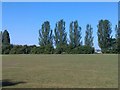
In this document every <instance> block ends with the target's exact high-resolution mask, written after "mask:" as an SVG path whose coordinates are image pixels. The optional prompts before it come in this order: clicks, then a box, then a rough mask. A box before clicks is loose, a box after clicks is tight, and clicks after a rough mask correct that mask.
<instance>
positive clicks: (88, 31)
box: [85, 24, 93, 47]
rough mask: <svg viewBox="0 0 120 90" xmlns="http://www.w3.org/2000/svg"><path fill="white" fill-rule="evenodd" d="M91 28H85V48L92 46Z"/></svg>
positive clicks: (89, 26) (88, 26)
mask: <svg viewBox="0 0 120 90" xmlns="http://www.w3.org/2000/svg"><path fill="white" fill-rule="evenodd" d="M92 30H93V28H92V27H91V25H89V24H87V26H86V33H85V34H86V35H85V45H86V46H90V47H92V46H93V36H92V34H93V31H92Z"/></svg>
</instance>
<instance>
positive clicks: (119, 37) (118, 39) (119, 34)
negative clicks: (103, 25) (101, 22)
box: [115, 21, 120, 53]
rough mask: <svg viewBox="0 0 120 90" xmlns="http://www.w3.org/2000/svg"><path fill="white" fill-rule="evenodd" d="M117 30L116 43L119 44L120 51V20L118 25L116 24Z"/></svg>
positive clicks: (118, 49) (119, 50) (118, 50)
mask: <svg viewBox="0 0 120 90" xmlns="http://www.w3.org/2000/svg"><path fill="white" fill-rule="evenodd" d="M115 31H116V45H117V52H118V53H120V21H118V26H117V25H116V26H115Z"/></svg>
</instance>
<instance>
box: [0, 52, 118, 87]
mask: <svg viewBox="0 0 120 90" xmlns="http://www.w3.org/2000/svg"><path fill="white" fill-rule="evenodd" d="M2 63H3V73H2V75H3V82H4V81H5V82H4V88H5V87H7V88H8V87H12V88H14V87H15V88H16V87H18V88H117V87H118V55H103V54H96V55H68V54H66V55H4V56H3V59H2ZM8 82H9V83H8ZM10 83H12V84H10ZM6 84H8V85H6Z"/></svg>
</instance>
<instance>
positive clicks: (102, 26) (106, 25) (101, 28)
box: [97, 20, 112, 53]
mask: <svg viewBox="0 0 120 90" xmlns="http://www.w3.org/2000/svg"><path fill="white" fill-rule="evenodd" d="M111 32H112V30H111V23H110V21H108V20H100V21H99V24H98V32H97V35H98V44H99V47H100V48H101V50H102V52H103V53H106V52H107V51H108V49H109V48H110V44H111V42H110V40H111Z"/></svg>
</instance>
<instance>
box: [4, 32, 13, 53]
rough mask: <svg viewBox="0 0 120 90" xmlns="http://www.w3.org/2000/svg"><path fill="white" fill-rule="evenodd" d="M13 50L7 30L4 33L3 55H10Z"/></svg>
mask: <svg viewBox="0 0 120 90" xmlns="http://www.w3.org/2000/svg"><path fill="white" fill-rule="evenodd" d="M11 48H12V47H11V45H10V36H9V32H8V31H7V30H5V31H4V32H3V33H2V54H9V52H10V50H11Z"/></svg>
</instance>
